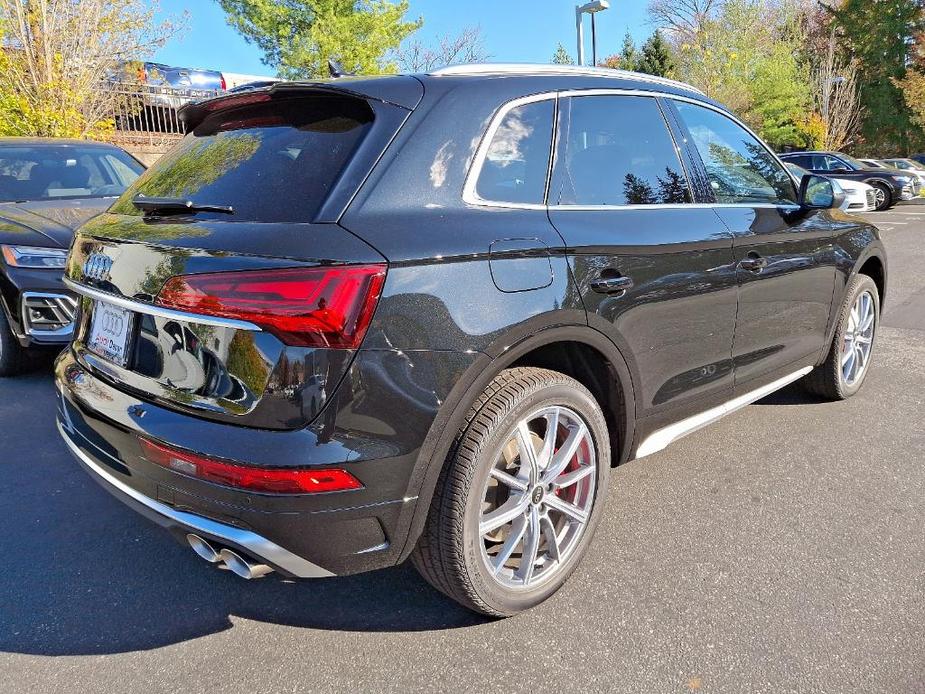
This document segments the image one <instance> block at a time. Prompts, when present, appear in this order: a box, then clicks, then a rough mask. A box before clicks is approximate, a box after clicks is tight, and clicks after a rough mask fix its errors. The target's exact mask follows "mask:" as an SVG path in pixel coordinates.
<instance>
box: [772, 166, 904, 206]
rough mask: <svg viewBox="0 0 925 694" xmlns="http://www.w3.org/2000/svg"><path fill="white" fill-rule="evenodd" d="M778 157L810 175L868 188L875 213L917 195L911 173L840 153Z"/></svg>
mask: <svg viewBox="0 0 925 694" xmlns="http://www.w3.org/2000/svg"><path fill="white" fill-rule="evenodd" d="M780 157H781V159H783V160H784V161H787V162H791V163H793V164H796V165H797V166H802V167H803V168H804V169H806V170H808V171H811V172H812V173H814V174H820V175H825V176H832V177H833V178H843V179H848V180H851V181H860V182H861V183H866V184H867V185H869V186H872V187H873V189H874V193H875V195H876V204H877V209H878V210H886V209H889V208H890V207H892V206H893V205H895V204H896V203H897V202H899V201H900V200H911V199H913V198H914V197H916V196H917V195H918V194H919V189H920V186H919V182H918V181H919V179H918V176H916V175H915V174H912V173H910V172H908V171H902V170H901V169H894V168H890V167H872V166H869V165H868V164H865V163H864V162H862V161H861V160H860V159H855V158H854V157H852V156H849V155H847V154H844V153H843V152H790V153H787V154H781V155H780Z"/></svg>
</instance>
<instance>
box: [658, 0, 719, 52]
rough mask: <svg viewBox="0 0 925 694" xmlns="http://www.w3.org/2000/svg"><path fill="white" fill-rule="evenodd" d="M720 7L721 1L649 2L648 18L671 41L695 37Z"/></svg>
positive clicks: (671, 0) (681, 0) (673, 0)
mask: <svg viewBox="0 0 925 694" xmlns="http://www.w3.org/2000/svg"><path fill="white" fill-rule="evenodd" d="M721 6H722V0H651V2H650V3H649V17H650V18H651V19H652V22H653V23H654V24H655V25H656V26H658V27H661V28H662V29H663V30H664V31H665V33H666V34H667V35H668V36H669V37H670V38H671V39H673V40H675V41H678V42H681V43H684V42H687V41H689V40H690V39H691V38H692V37H694V36H696V35H697V34H698V33H699V32H700V30H701V29H702V28H703V25H704V24H705V23H706V22H708V21H709V20H711V19H712V18H713V17H714V15H715V14H716V12H717V11H718V10H719V9H720V7H721Z"/></svg>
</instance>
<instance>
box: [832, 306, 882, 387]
mask: <svg viewBox="0 0 925 694" xmlns="http://www.w3.org/2000/svg"><path fill="white" fill-rule="evenodd" d="M875 319H876V312H875V311H874V297H873V296H872V295H871V293H870V292H862V293H861V294H860V295H859V296H858V298H857V299H856V300H855V302H854V306H852V307H851V313H849V314H848V325H847V327H846V328H845V335H844V338H843V339H842V344H841V354H840V357H841V362H840V364H841V375H842V381H843V382H844V384H845V385H846V386H853V385H854V384H855V383H857V382H858V381H859V380H860V379H861V377H862V376H863V375H864V372H865V371H866V370H867V364H868V362H869V361H870V351H871V348H872V347H873V341H874V323H875Z"/></svg>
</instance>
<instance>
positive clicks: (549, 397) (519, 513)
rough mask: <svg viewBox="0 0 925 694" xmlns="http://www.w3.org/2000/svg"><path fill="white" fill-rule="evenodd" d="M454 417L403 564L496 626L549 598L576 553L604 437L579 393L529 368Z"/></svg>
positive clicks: (592, 508) (587, 522)
mask: <svg viewBox="0 0 925 694" xmlns="http://www.w3.org/2000/svg"><path fill="white" fill-rule="evenodd" d="M466 417H467V424H466V425H465V427H464V428H463V429H462V431H461V432H460V434H459V436H458V438H457V440H456V442H455V444H454V448H453V450H452V452H451V454H450V456H449V458H448V459H447V462H446V465H445V466H444V467H443V469H442V470H441V472H440V479H439V480H438V481H437V486H436V489H435V491H434V499H433V502H432V503H431V506H430V509H429V511H428V515H427V523H426V525H425V528H424V531H423V533H422V534H421V537H420V539H419V540H418V543H417V546H416V547H415V548H414V552H413V553H412V555H411V559H412V561H413V562H414V565H415V567H416V568H417V570H418V571H419V572H420V573H421V575H422V576H424V578H426V579H427V580H428V581H429V582H430V583H431V584H432V585H433V586H434V587H436V588H437V589H438V590H441V591H443V592H444V593H445V594H446V595H449V596H450V597H451V598H453V599H454V600H457V601H459V602H460V603H461V604H463V605H465V606H466V607H468V608H470V609H473V610H475V611H477V612H481V613H482V614H487V615H493V616H496V617H506V616H510V615H513V614H517V613H518V612H522V611H523V610H526V609H528V608H530V607H533V606H534V605H538V604H539V603H541V602H543V601H544V600H546V599H547V598H548V597H549V596H551V595H552V594H553V593H555V592H556V591H557V590H559V588H560V587H562V585H563V584H564V583H565V581H566V580H567V579H568V577H569V575H570V574H571V573H572V571H574V570H575V567H576V566H578V563H579V562H580V561H581V558H582V556H584V553H585V552H586V551H587V549H588V545H589V543H590V541H591V538H592V537H593V535H594V529H595V528H596V527H597V525H598V523H599V522H600V519H601V510H602V507H603V502H604V497H605V495H606V493H607V480H608V478H609V476H610V462H611V458H610V455H611V453H610V442H611V440H612V437H611V434H610V432H609V431H608V427H607V419H606V416H605V414H604V410H603V409H602V408H601V404H600V401H598V399H597V398H595V396H594V395H592V394H591V392H590V391H589V390H588V389H587V388H586V387H585V386H584V385H582V384H581V383H580V382H579V381H577V380H575V379H574V378H572V377H571V376H568V375H566V374H563V373H560V372H557V371H551V370H549V369H543V368H539V367H533V366H518V367H512V368H509V369H505V370H503V371H501V372H500V373H499V374H498V375H497V376H495V377H494V378H493V379H492V381H491V382H490V383H489V384H488V385H487V386H486V387H485V390H484V391H483V392H482V394H481V395H480V396H479V397H478V398H477V399H476V400H475V402H474V403H473V404H472V406H471V407H470V409H469V410H468V412H467V415H466Z"/></svg>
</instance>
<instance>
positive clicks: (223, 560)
mask: <svg viewBox="0 0 925 694" xmlns="http://www.w3.org/2000/svg"><path fill="white" fill-rule="evenodd" d="M186 541H187V542H188V543H189V546H190V547H192V548H193V551H194V552H195V553H196V554H198V555H199V556H200V557H202V558H203V559H205V560H206V561H207V562H209V563H210V564H218V567H219V568H220V569H228V570H229V571H231V572H232V573H234V574H236V575H238V576H240V577H241V578H247V579H251V578H260V577H261V576H266V575H267V574H268V573H270V572H272V571H273V569H271V568H270V567H269V566H267V565H266V564H258V563H256V562H253V561H251V560H249V559H246V558H244V557H242V556H241V555H240V554H238V553H237V552H235V551H233V550H230V549H228V548H227V547H223V548H222V549H216V548H215V547H213V546H212V544H211V543H209V542H208V541H206V540H203V539H202V538H201V537H199V535H194V534H193V533H189V534H188V535H187V536H186Z"/></svg>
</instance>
